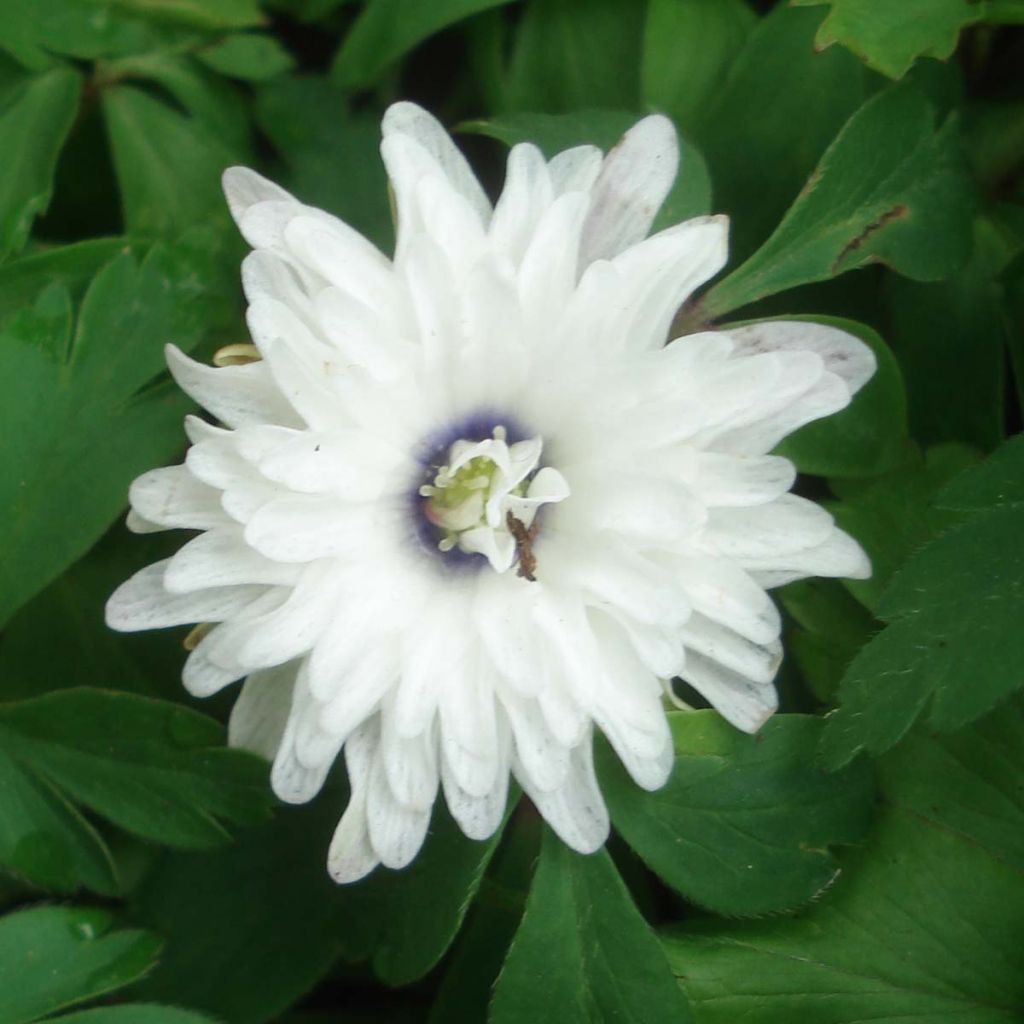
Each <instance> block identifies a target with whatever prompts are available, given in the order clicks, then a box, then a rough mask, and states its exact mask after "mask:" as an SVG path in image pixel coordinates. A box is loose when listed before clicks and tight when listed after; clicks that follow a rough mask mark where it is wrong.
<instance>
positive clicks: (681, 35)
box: [640, 0, 757, 130]
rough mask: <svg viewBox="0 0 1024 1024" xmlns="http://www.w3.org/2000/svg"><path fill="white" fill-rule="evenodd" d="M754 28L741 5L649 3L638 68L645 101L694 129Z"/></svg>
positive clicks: (677, 0)
mask: <svg viewBox="0 0 1024 1024" xmlns="http://www.w3.org/2000/svg"><path fill="white" fill-rule="evenodd" d="M756 23H757V18H756V16H755V15H754V12H753V11H752V10H751V9H750V7H748V6H747V4H746V3H744V2H743V0H650V3H649V4H648V6H647V21H646V23H645V26H644V47H643V63H642V65H641V68H640V81H641V88H642V92H643V99H644V102H645V103H647V104H650V105H651V106H653V107H655V108H657V109H659V110H664V111H665V112H666V113H668V114H671V115H672V117H673V118H675V119H676V120H677V121H678V122H679V124H680V125H682V126H683V127H684V128H686V129H687V130H690V129H692V127H693V126H694V124H695V123H697V122H698V121H699V119H700V117H701V112H702V109H703V108H704V107H705V106H707V104H708V103H711V102H713V101H714V98H715V96H716V94H717V92H718V90H719V89H720V88H721V87H722V84H723V83H724V81H725V78H726V75H727V74H728V72H729V65H730V64H731V62H732V61H733V60H734V58H735V57H736V55H737V54H738V53H739V51H740V50H741V49H742V47H743V43H744V41H745V40H746V38H747V36H748V34H749V33H750V30H751V29H752V28H753V27H754V25H755V24H756Z"/></svg>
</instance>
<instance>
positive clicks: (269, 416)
mask: <svg viewBox="0 0 1024 1024" xmlns="http://www.w3.org/2000/svg"><path fill="white" fill-rule="evenodd" d="M164 352H165V353H166V356H167V366H168V368H169V369H170V371H171V375H172V376H173V377H174V379H175V380H176V381H177V382H178V386H179V387H180V388H181V389H182V391H184V392H185V393H186V394H187V395H189V397H191V398H193V399H194V400H195V401H197V402H198V403H199V404H200V405H201V406H202V407H203V408H204V409H206V410H207V411H209V412H211V413H212V414H213V415H214V416H216V417H217V419H219V420H220V421H221V422H222V423H225V424H227V425H228V426H229V427H240V426H243V425H244V424H246V423H281V424H284V425H286V426H298V425H299V424H300V423H301V421H300V420H299V419H298V417H297V416H296V415H295V412H294V411H293V410H292V407H291V406H290V405H289V404H288V402H287V401H286V400H285V398H284V396H283V395H282V394H281V392H280V391H279V390H278V388H277V386H276V385H275V384H274V382H273V380H272V379H271V376H270V373H269V371H268V370H267V367H266V366H264V365H263V363H247V364H245V365H244V366H222V367H218V368H214V367H211V366H203V365H202V364H201V363H197V362H195V361H194V360H192V359H189V357H188V356H186V355H185V354H184V353H183V352H181V351H180V350H179V349H177V348H175V347H174V346H173V345H168V346H167V347H166V348H165V349H164Z"/></svg>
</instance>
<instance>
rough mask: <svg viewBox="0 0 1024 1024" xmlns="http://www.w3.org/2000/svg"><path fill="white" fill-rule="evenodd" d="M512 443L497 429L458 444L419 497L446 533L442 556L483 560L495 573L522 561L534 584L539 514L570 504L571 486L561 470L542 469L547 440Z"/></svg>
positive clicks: (521, 568)
mask: <svg viewBox="0 0 1024 1024" xmlns="http://www.w3.org/2000/svg"><path fill="white" fill-rule="evenodd" d="M507 437H508V435H507V431H506V430H505V428H504V427H502V426H497V427H495V428H494V431H493V434H492V436H491V437H489V438H486V439H485V440H483V441H469V440H458V441H456V442H455V443H454V444H453V445H452V446H451V448H450V449H449V450H448V459H447V462H446V463H445V465H443V466H441V467H439V468H438V470H437V473H436V475H435V476H434V478H433V480H432V481H431V482H430V483H427V484H424V485H423V486H422V487H421V488H420V490H419V493H420V496H421V497H423V498H425V499H426V501H425V502H424V503H423V514H424V515H425V516H426V518H427V520H428V522H430V523H431V524H432V525H433V526H434V527H435V528H436V529H437V530H438V531H439V533H440V539H439V541H438V545H437V546H438V548H439V549H440V550H441V551H445V552H447V551H451V550H452V549H454V548H459V549H460V550H461V551H465V552H468V553H472V554H480V555H483V556H484V557H485V558H486V559H487V561H488V562H490V564H491V567H492V568H493V569H494V570H495V572H507V571H508V570H509V569H510V568H512V566H513V565H515V564H516V562H517V561H518V563H519V575H520V576H524V577H526V578H527V579H531V580H532V579H533V578H534V577H533V569H534V567H535V565H536V559H535V557H534V555H533V549H532V544H533V540H534V537H535V536H536V532H537V525H538V524H536V523H535V519H536V516H537V511H538V509H539V508H540V506H541V505H544V504H547V503H548V502H558V501H563V500H564V499H565V498H567V497H568V496H569V485H568V483H566V480H565V477H563V476H562V474H561V473H559V472H558V470H556V469H552V468H551V467H550V466H544V467H542V468H538V467H539V466H540V457H541V451H542V449H543V447H544V444H543V441H542V440H541V438H539V437H533V438H530V439H529V440H527V441H517V442H515V443H514V444H511V445H510V444H509V443H508V439H507Z"/></svg>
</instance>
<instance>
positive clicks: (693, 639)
mask: <svg viewBox="0 0 1024 1024" xmlns="http://www.w3.org/2000/svg"><path fill="white" fill-rule="evenodd" d="M683 641H684V643H685V644H686V648H687V657H688V658H690V657H691V655H692V654H693V653H697V654H700V655H703V656H704V657H705V658H707V659H708V660H709V661H713V662H716V663H717V664H718V665H721V666H723V667H724V668H727V669H729V670H731V671H733V672H736V673H737V674H739V675H741V676H743V677H744V678H745V679H749V680H750V681H751V682H753V683H770V682H771V681H772V680H773V679H774V678H775V673H776V672H778V669H779V664H780V663H781V662H782V647H781V645H780V644H779V642H778V641H773V642H771V643H767V644H764V645H762V644H755V643H753V642H751V641H750V640H748V639H747V638H746V637H742V636H740V635H739V634H738V633H736V632H734V631H733V630H731V629H729V628H727V627H726V626H722V625H719V624H718V623H717V622H712V621H711V620H710V619H706V618H704V617H703V616H701V615H695V616H694V617H693V618H692V619H691V620H690V622H688V623H687V624H686V626H684V627H683ZM687 664H689V662H688V663H687ZM682 672H683V674H684V675H685V673H686V668H685V667H684V668H683V669H682Z"/></svg>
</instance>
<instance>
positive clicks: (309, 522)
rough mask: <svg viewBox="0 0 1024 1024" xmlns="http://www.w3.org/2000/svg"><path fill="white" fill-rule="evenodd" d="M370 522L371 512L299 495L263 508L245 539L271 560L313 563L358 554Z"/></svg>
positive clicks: (329, 499)
mask: <svg viewBox="0 0 1024 1024" xmlns="http://www.w3.org/2000/svg"><path fill="white" fill-rule="evenodd" d="M371 520H372V510H367V509H363V508H360V507H359V506H353V505H346V504H345V502H343V501H341V499H339V498H335V497H333V496H331V495H318V494H308V495H306V494H297V495H294V496H292V497H288V498H279V499H277V500H275V501H271V502H270V503H269V504H266V505H264V506H263V507H262V508H260V509H259V510H258V511H257V512H256V513H255V514H254V515H253V516H252V518H251V519H250V520H249V522H248V524H247V525H246V528H245V539H246V541H247V542H248V543H249V544H251V545H252V547H253V548H254V549H255V550H256V551H258V552H260V553H261V554H262V555H264V556H266V558H267V559H268V560H269V559H273V560H274V561H275V562H294V563H298V562H311V561H313V560H314V559H317V558H334V557H337V556H338V555H343V554H348V555H352V554H354V553H356V552H358V551H359V550H360V549H361V548H362V547H363V545H364V544H365V538H366V537H367V536H368V535H369V534H370V531H371V529H372V525H371Z"/></svg>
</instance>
